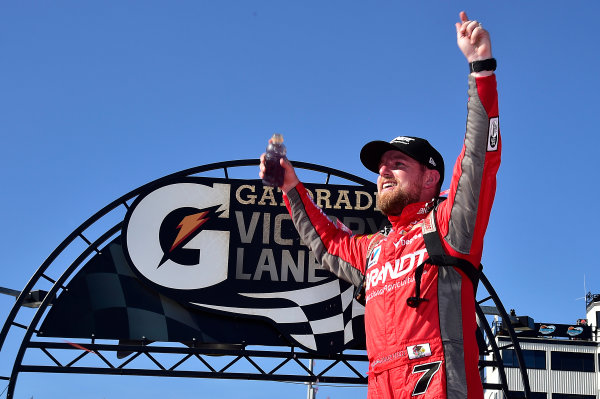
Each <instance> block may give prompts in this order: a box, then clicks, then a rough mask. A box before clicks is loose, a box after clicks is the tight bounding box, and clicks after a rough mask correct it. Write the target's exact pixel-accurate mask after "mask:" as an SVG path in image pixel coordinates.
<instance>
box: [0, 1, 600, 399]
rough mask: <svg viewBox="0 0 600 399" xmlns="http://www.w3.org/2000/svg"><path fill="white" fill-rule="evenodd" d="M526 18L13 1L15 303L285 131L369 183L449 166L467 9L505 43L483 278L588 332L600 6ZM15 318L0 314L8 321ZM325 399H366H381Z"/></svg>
mask: <svg viewBox="0 0 600 399" xmlns="http://www.w3.org/2000/svg"><path fill="white" fill-rule="evenodd" d="M523 3H524V4H523ZM512 4H517V3H516V2H474V1H460V2H448V1H438V2H435V1H422V2H416V1H412V2H401V1H391V0H387V1H372V2H367V1H354V0H343V1H342V0H339V1H312V0H306V1H241V0H240V1H177V2H167V1H103V2H101V1H52V2H50V1H45V2H34V1H21V2H7V1H5V2H2V6H1V7H0V54H1V61H0V76H1V78H0V79H1V80H0V85H1V86H0V131H1V133H0V137H1V139H2V145H1V146H0V165H1V170H2V176H3V184H2V190H1V195H0V221H1V223H2V230H1V232H0V245H1V247H0V253H2V254H3V256H2V260H1V263H0V267H1V268H2V277H1V278H0V286H4V287H9V288H13V289H21V288H22V287H24V286H25V284H26V283H27V281H28V280H29V278H30V276H31V275H32V274H33V273H34V272H35V271H36V270H37V268H38V267H39V265H40V264H41V263H42V262H43V260H44V259H45V258H46V256H47V255H48V254H49V253H50V252H51V251H52V250H53V249H54V248H55V247H56V246H57V245H58V244H59V243H60V242H61V241H62V240H63V239H64V237H66V236H67V235H68V234H69V233H70V232H71V231H72V230H73V229H75V228H76V227H77V226H79V225H80V224H81V223H82V222H83V221H85V220H86V219H87V218H88V217H90V216H91V215H92V214H94V213H95V212H96V211H97V210H99V209H100V208H102V207H103V206H105V205H106V204H108V203H109V202H111V201H112V200H114V199H116V198H117V197H120V196H121V195H123V194H125V193H127V192H129V191H131V190H132V189H135V188H136V187H138V186H140V185H142V184H144V183H147V182H149V181H151V180H154V179H156V178H159V177H162V176H164V175H166V174H169V173H172V172H176V171H179V170H182V169H186V168H190V167H193V166H197V165H203V164H207V163H212V162H220V161H225V160H230V159H245V158H253V157H258V156H259V155H260V154H261V153H262V152H263V151H264V147H265V143H266V140H267V139H268V138H269V137H270V135H271V134H272V133H273V132H275V131H277V132H280V133H283V134H284V136H285V140H286V144H287V146H288V152H289V157H290V159H292V160H299V161H304V162H312V163H317V164H321V165H325V166H330V167H334V168H338V169H342V170H345V171H347V172H350V173H353V174H356V175H358V176H361V177H365V178H369V179H374V178H375V175H373V174H372V173H370V172H368V171H367V170H366V169H364V168H363V167H362V165H361V163H360V161H359V159H358V153H359V151H360V148H361V147H362V145H363V144H364V143H365V142H367V141H369V140H372V139H385V140H390V139H392V138H393V137H395V136H398V135H416V136H422V137H426V138H428V139H429V140H430V141H431V142H432V143H433V144H434V145H435V146H436V147H437V148H438V149H439V150H440V152H441V153H442V155H443V156H444V158H445V159H446V163H447V164H448V165H451V164H452V163H453V162H454V160H455V159H456V156H457V155H458V152H459V150H460V146H461V142H462V136H463V133H464V124H465V115H466V98H467V97H466V88H467V64H466V62H465V60H464V58H463V56H462V54H461V53H460V52H459V50H458V48H457V47H456V41H455V40H456V36H455V29H454V23H455V21H457V20H458V13H459V11H461V10H466V11H467V13H468V15H469V16H470V17H471V18H472V19H478V20H480V21H482V22H483V24H484V26H485V27H486V28H487V29H488V30H489V31H490V32H491V37H492V47H493V54H494V56H495V57H496V58H497V59H498V71H497V76H498V82H499V93H500V126H501V131H502V134H503V145H504V153H503V163H502V166H501V169H500V173H499V176H498V192H497V196H496V203H495V205H494V209H493V212H492V217H491V222H490V226H489V229H488V233H487V235H486V246H485V250H484V257H483V263H484V266H485V269H484V270H485V273H486V274H487V276H488V278H489V279H490V280H491V281H492V283H493V284H494V286H495V288H496V290H497V291H498V292H499V295H500V296H501V298H502V300H503V302H504V304H505V306H506V307H507V308H515V309H517V313H519V314H528V315H530V316H532V317H534V319H535V320H536V321H540V322H542V321H543V322H555V323H572V322H574V321H575V319H577V318H580V317H584V316H585V313H584V312H585V306H584V302H583V301H582V300H576V298H579V297H582V296H583V293H584V287H583V281H584V275H585V278H586V284H587V289H588V290H591V291H593V292H596V293H598V292H600V281H599V278H600V267H598V264H599V263H600V262H599V261H598V259H596V258H595V257H594V251H593V250H594V249H596V248H597V247H598V244H597V242H598V232H597V229H596V225H597V224H598V215H597V211H596V209H595V205H594V204H595V202H596V200H597V197H598V194H599V192H598V179H597V176H596V171H595V170H596V169H597V164H596V162H597V160H598V155H597V149H598V148H599V147H600V139H599V138H598V123H597V114H598V108H599V105H600V101H598V96H597V93H598V92H600V78H599V77H598V73H597V71H596V67H597V66H598V65H600V52H598V39H599V38H600V37H599V35H598V31H597V26H598V22H597V18H598V15H600V5H599V4H598V2H595V1H591V0H589V1H578V0H576V1H571V2H563V1H529V2H520V3H519V5H518V6H516V5H512ZM446 183H447V182H446ZM446 185H447V184H446ZM446 185H445V186H446ZM12 303H13V298H11V297H8V296H0V321H2V322H3V321H4V319H5V318H6V315H7V314H8V312H9V310H10V307H11V306H12ZM4 367H6V366H5V365H2V368H3V369H4ZM4 386H5V384H4V383H0V391H1V390H2V389H3V388H4ZM214 389H221V390H222V394H220V395H219V394H215V393H214V391H213V390H214ZM64 390H66V392H65V391H64ZM16 393H17V397H18V398H29V397H31V396H32V395H33V396H34V397H35V398H42V397H59V396H60V397H63V398H104V397H106V398H109V397H110V398H114V397H126V396H128V393H131V394H132V395H134V396H139V397H145V398H148V399H151V398H171V397H173V398H175V397H177V398H181V397H196V398H198V397H207V398H208V397H210V398H212V397H245V398H252V397H257V398H258V397H261V398H263V397H282V396H284V395H285V396H287V397H289V398H291V397H304V396H303V395H305V393H306V389H305V388H304V387H303V386H301V385H291V384H281V383H270V384H265V383H257V382H232V381H223V382H217V381H208V380H183V379H158V380H157V379H150V378H147V377H144V378H141V377H137V378H136V377H85V376H77V375H73V376H42V375H21V376H20V378H19V384H18V389H17V392H16ZM318 395H319V397H321V398H325V397H330V398H331V399H333V398H341V397H344V398H345V399H351V398H364V397H365V396H366V389H364V388H328V387H322V388H321V390H320V391H319V394H318Z"/></svg>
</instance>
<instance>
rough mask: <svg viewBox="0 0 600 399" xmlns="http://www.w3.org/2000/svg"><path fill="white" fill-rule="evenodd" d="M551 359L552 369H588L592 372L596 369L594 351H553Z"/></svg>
mask: <svg viewBox="0 0 600 399" xmlns="http://www.w3.org/2000/svg"><path fill="white" fill-rule="evenodd" d="M550 361H551V364H552V370H564V371H587V372H592V373H593V372H594V371H596V370H595V367H594V354H593V353H575V352H552V353H551V355H550ZM556 395H558V394H556ZM553 397H554V394H553Z"/></svg>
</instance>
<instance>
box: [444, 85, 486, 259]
mask: <svg viewBox="0 0 600 399" xmlns="http://www.w3.org/2000/svg"><path fill="white" fill-rule="evenodd" d="M467 110H468V114H467V129H466V133H465V154H464V157H463V159H462V162H461V170H462V173H461V175H460V177H459V180H458V186H457V189H456V195H455V197H454V203H453V205H452V210H451V213H450V222H449V226H448V234H447V235H446V237H445V240H446V242H447V243H448V244H449V245H450V246H451V247H452V248H453V249H455V250H456V251H458V252H460V253H463V254H468V253H469V252H470V251H471V242H472V241H473V233H474V231H475V222H476V220H477V205H478V201H479V192H480V189H481V180H482V176H483V166H484V163H485V155H486V151H487V136H488V128H489V118H488V115H487V111H486V110H485V108H484V107H483V104H482V103H481V100H480V99H479V94H478V93H477V83H476V81H475V77H473V76H471V75H469V104H468V105H467Z"/></svg>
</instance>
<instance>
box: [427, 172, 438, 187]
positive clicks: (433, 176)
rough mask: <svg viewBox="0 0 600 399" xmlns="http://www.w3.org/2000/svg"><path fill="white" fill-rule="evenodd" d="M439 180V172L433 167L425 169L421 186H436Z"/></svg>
mask: <svg viewBox="0 0 600 399" xmlns="http://www.w3.org/2000/svg"><path fill="white" fill-rule="evenodd" d="M439 181H440V172H438V171H437V170H435V169H425V176H423V187H425V188H434V187H437V185H438V182H439Z"/></svg>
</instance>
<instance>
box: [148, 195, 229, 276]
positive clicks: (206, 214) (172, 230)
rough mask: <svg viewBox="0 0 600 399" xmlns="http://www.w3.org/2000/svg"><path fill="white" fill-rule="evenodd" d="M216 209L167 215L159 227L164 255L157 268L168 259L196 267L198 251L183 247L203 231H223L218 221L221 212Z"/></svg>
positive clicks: (186, 209)
mask: <svg viewBox="0 0 600 399" xmlns="http://www.w3.org/2000/svg"><path fill="white" fill-rule="evenodd" d="M218 208H219V205H216V206H212V207H210V208H205V209H196V208H180V209H176V210H174V211H173V212H171V213H170V214H168V215H167V217H166V218H165V219H164V220H163V222H162V224H161V226H160V231H159V240H160V247H161V249H162V251H163V254H164V255H163V257H162V259H161V260H160V262H159V264H158V265H157V267H161V266H162V265H163V264H164V263H165V262H166V261H167V260H169V259H170V260H172V261H174V262H176V263H178V264H180V265H187V266H192V265H197V264H198V259H199V257H200V249H189V248H186V247H185V246H186V244H187V243H189V242H190V241H191V240H193V239H194V238H195V237H196V236H197V235H198V234H200V232H201V231H203V230H204V229H207V230H224V229H225V228H224V226H221V224H222V223H223V222H222V221H220V220H219V219H218V217H219V215H221V214H222V213H223V211H218V210H217V209H218Z"/></svg>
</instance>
